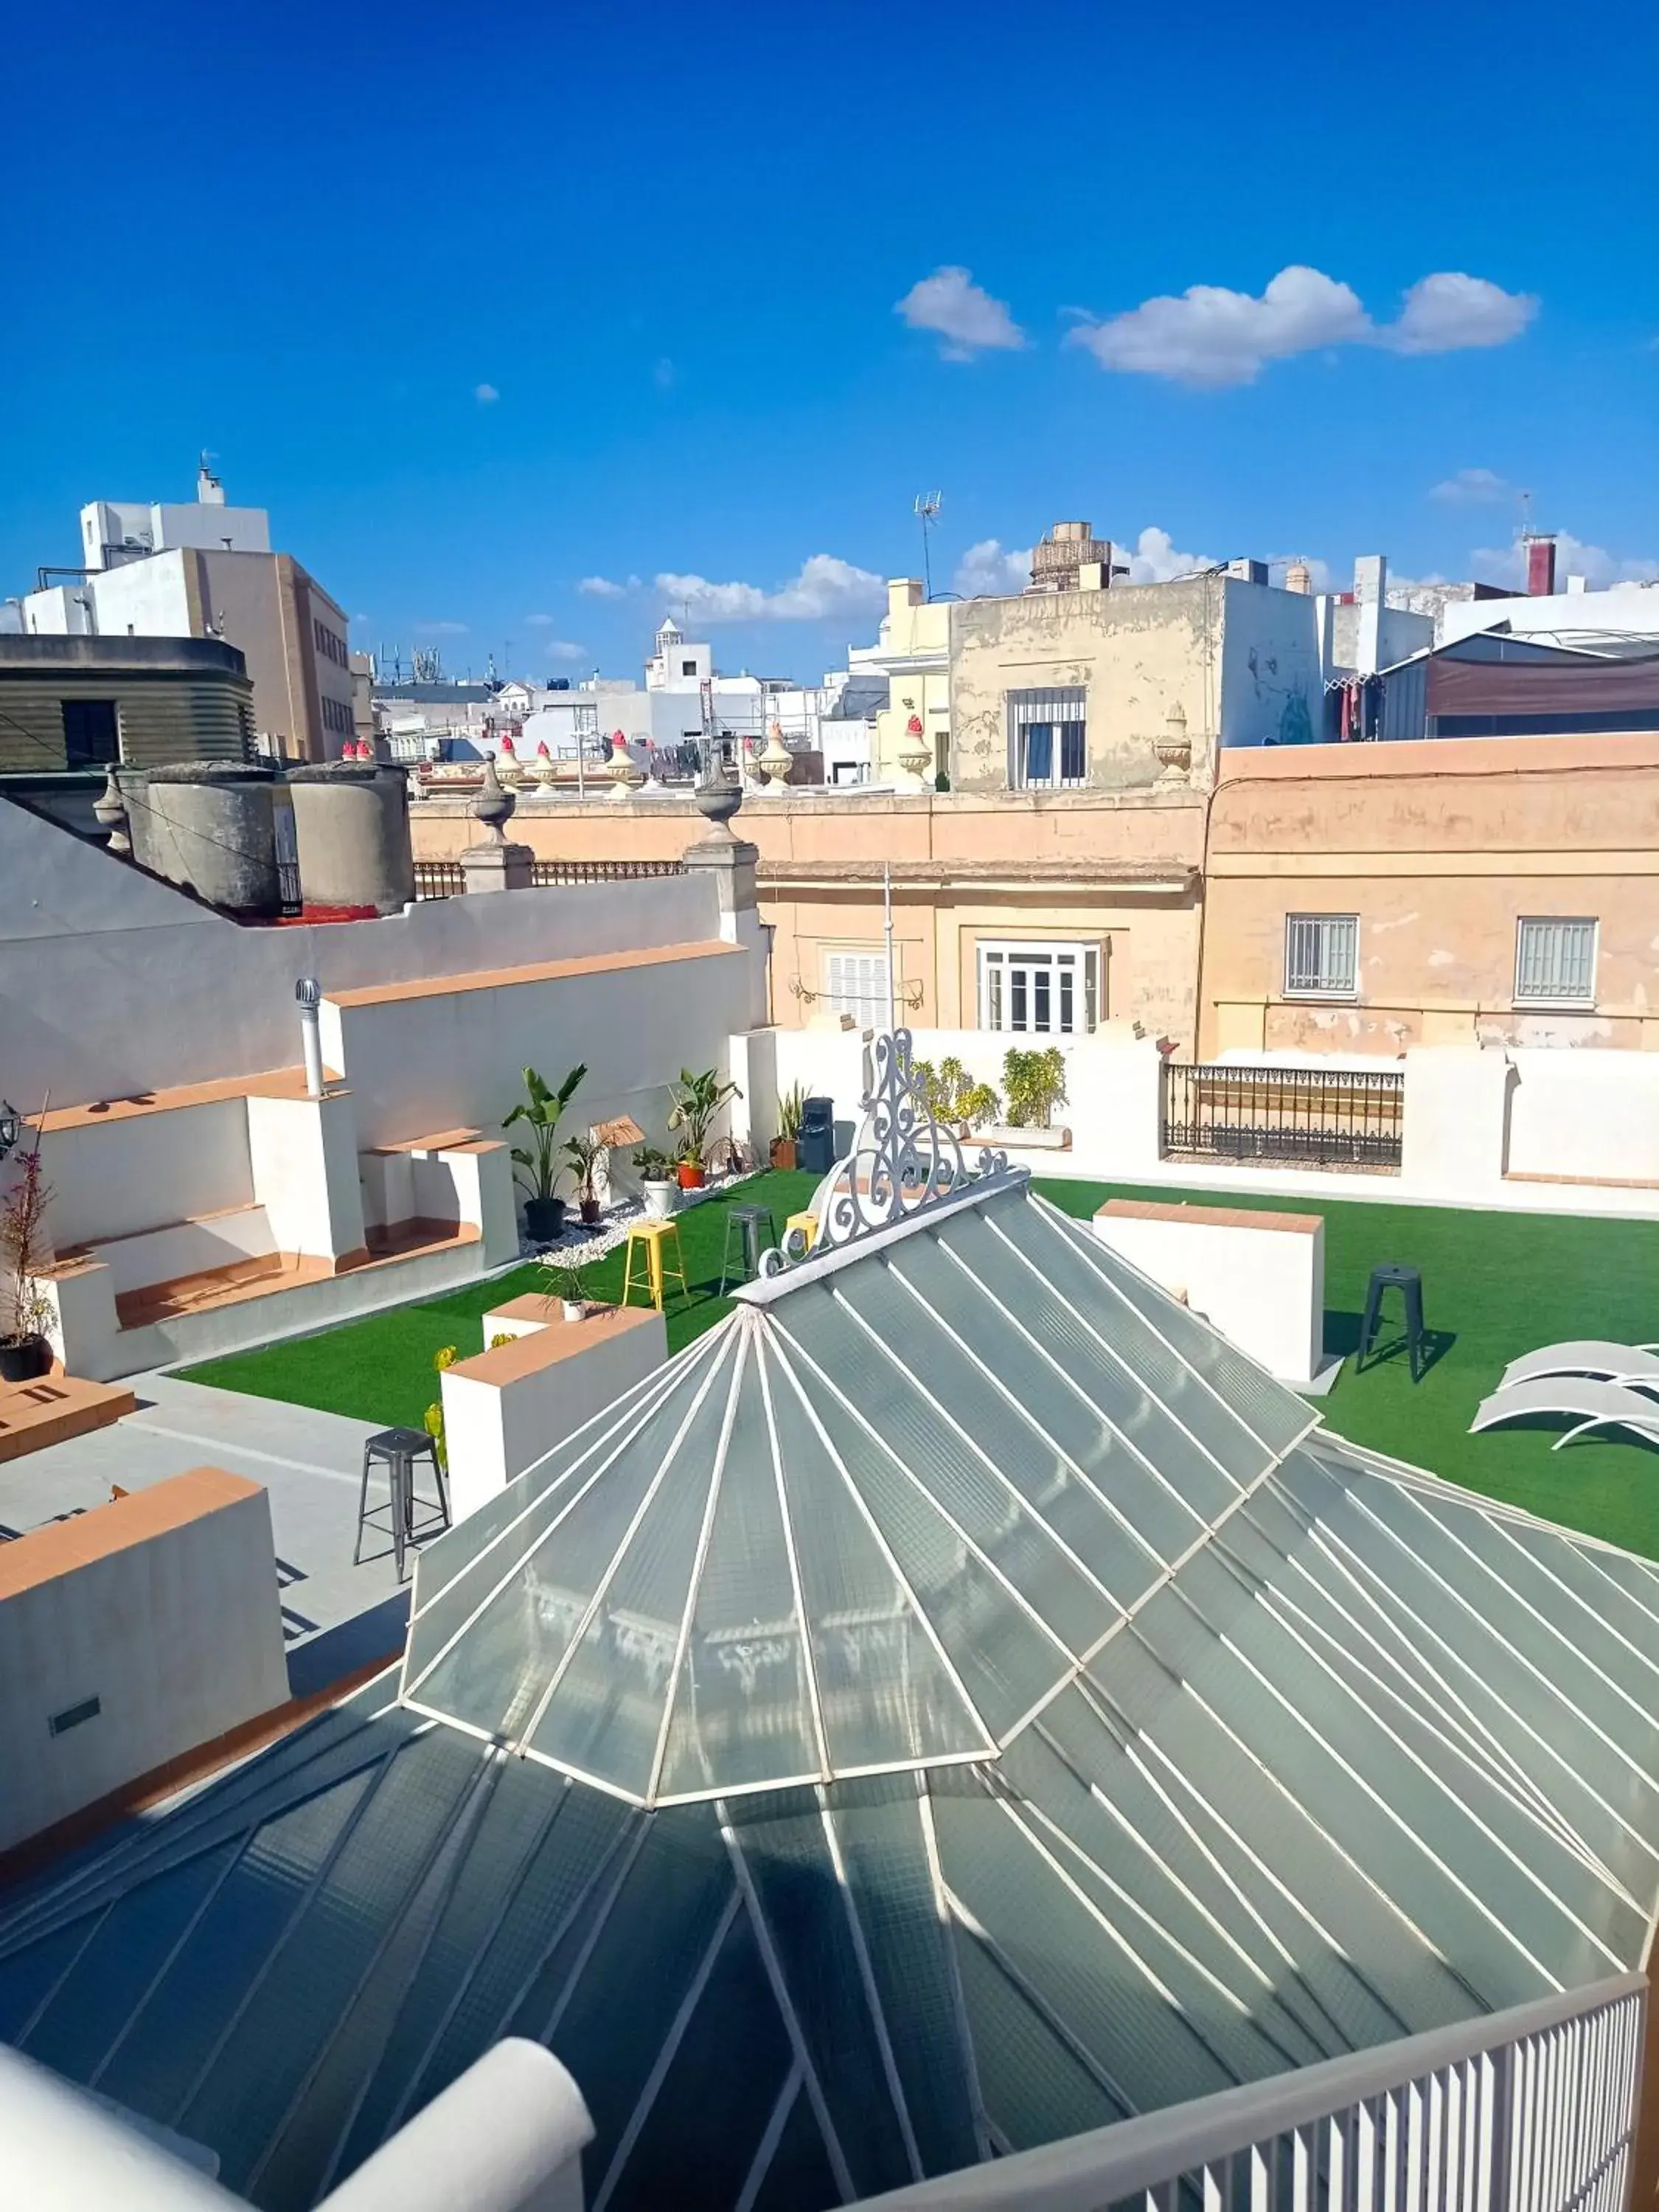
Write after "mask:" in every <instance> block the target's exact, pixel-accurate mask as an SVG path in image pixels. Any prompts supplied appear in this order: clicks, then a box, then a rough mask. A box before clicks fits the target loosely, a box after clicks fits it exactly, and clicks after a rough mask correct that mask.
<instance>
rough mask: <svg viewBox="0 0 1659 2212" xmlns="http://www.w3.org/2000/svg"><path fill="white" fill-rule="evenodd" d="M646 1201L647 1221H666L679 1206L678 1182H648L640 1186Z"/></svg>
mask: <svg viewBox="0 0 1659 2212" xmlns="http://www.w3.org/2000/svg"><path fill="white" fill-rule="evenodd" d="M640 1194H641V1197H642V1198H643V1199H644V1200H645V1218H646V1219H647V1221H666V1220H667V1218H668V1217H669V1215H670V1214H671V1213H672V1212H673V1211H674V1209H675V1207H676V1206H678V1204H679V1198H680V1187H679V1184H678V1182H646V1183H641V1185H640Z"/></svg>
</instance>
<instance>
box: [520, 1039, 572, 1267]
mask: <svg viewBox="0 0 1659 2212" xmlns="http://www.w3.org/2000/svg"><path fill="white" fill-rule="evenodd" d="M586 1073H587V1067H586V1062H584V1063H583V1065H582V1066H580V1067H573V1068H572V1069H571V1071H570V1073H569V1074H568V1075H567V1076H566V1078H565V1079H564V1081H563V1082H562V1084H561V1085H559V1087H558V1089H557V1090H556V1091H552V1090H550V1089H549V1087H548V1085H546V1084H545V1083H544V1081H543V1080H542V1079H541V1077H540V1076H539V1075H538V1074H537V1073H536V1071H535V1069H534V1068H533V1067H526V1070H525V1072H524V1087H525V1093H526V1095H525V1097H522V1098H521V1099H520V1101H519V1103H518V1104H517V1105H516V1106H515V1107H514V1108H513V1110H512V1112H511V1113H510V1114H508V1115H507V1116H506V1118H505V1120H504V1121H503V1123H502V1127H504V1128H508V1129H510V1128H512V1127H514V1126H515V1125H518V1126H520V1127H523V1129H524V1130H525V1132H526V1141H525V1142H524V1143H523V1144H522V1145H514V1146H513V1165H514V1167H516V1168H517V1169H518V1170H520V1172H519V1175H518V1177H517V1182H518V1185H519V1188H520V1190H521V1191H523V1193H524V1200H525V1204H524V1225H525V1227H526V1230H527V1231H529V1232H530V1236H531V1238H532V1242H534V1243H538V1244H550V1243H553V1242H554V1241H555V1239H556V1238H557V1237H562V1236H563V1234H564V1200H562V1198H561V1197H560V1196H559V1195H558V1181H559V1177H560V1176H561V1175H562V1173H563V1172H564V1170H563V1167H562V1164H561V1162H560V1159H559V1155H558V1129H559V1117H560V1115H562V1113H563V1112H564V1109H565V1108H566V1107H567V1106H568V1104H569V1103H570V1102H571V1100H572V1099H573V1098H574V1097H575V1095H576V1087H577V1085H579V1084H580V1082H581V1081H582V1079H583V1078H584V1077H585V1076H586Z"/></svg>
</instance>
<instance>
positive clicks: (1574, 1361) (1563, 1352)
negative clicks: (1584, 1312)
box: [1498, 1337, 1659, 1390]
mask: <svg viewBox="0 0 1659 2212" xmlns="http://www.w3.org/2000/svg"><path fill="white" fill-rule="evenodd" d="M1547 1375H1588V1376H1595V1377H1599V1378H1600V1379H1601V1381H1602V1382H1604V1383H1640V1384H1643V1385H1644V1386H1645V1387H1648V1388H1651V1389H1659V1346H1656V1345H1651V1344H1609V1343H1607V1341H1605V1340H1603V1339H1602V1338H1600V1337H1587V1338H1584V1339H1583V1340H1579V1341H1577V1342H1575V1343H1571V1344H1547V1345H1545V1346H1542V1347H1541V1350H1539V1351H1537V1352H1528V1353H1526V1354H1525V1356H1524V1357H1523V1358H1520V1359H1511V1360H1510V1364H1509V1365H1508V1366H1507V1367H1506V1368H1505V1369H1504V1378H1503V1380H1502V1382H1501V1383H1499V1384H1498V1389H1500V1390H1507V1389H1509V1388H1510V1385H1511V1384H1512V1383H1535V1382H1537V1381H1538V1380H1539V1379H1540V1378H1541V1376H1547Z"/></svg>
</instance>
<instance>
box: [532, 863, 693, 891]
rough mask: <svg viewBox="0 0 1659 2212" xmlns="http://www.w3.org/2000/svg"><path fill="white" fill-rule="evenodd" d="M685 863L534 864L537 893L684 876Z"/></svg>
mask: <svg viewBox="0 0 1659 2212" xmlns="http://www.w3.org/2000/svg"><path fill="white" fill-rule="evenodd" d="M684 873H685V863H684V860H533V861H532V863H531V867H530V880H531V881H532V883H533V884H536V885H537V886H538V889H540V888H544V887H545V886H548V885H551V884H625V883H631V882H633V881H634V880H635V878H638V877H641V876H683V875H684Z"/></svg>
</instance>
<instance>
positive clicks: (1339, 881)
mask: <svg viewBox="0 0 1659 2212" xmlns="http://www.w3.org/2000/svg"><path fill="white" fill-rule="evenodd" d="M1205 878H1206V882H1205V897H1204V908H1205V921H1204V939H1203V945H1204V949H1203V960H1202V981H1201V988H1200V998H1201V1001H1202V1011H1201V1018H1200V1049H1201V1051H1202V1052H1203V1053H1204V1054H1206V1055H1208V1054H1214V1053H1218V1052H1225V1051H1228V1050H1236V1049H1241V1048H1244V1049H1255V1050H1263V1049H1265V1050H1267V1051H1273V1050H1275V1049H1281V1050H1282V1049H1288V1048H1298V1049H1311V1050H1314V1051H1321V1050H1323V1051H1341V1052H1360V1053H1382V1054H1395V1053H1397V1052H1399V1051H1400V1050H1401V1049H1402V1048H1404V1047H1405V1046H1407V1045H1411V1044H1417V1043H1424V1044H1443V1043H1469V1042H1474V1040H1476V1039H1477V1038H1478V1039H1481V1040H1484V1041H1486V1042H1506V1043H1510V1044H1519V1045H1542V1044H1563V1045H1580V1046H1598V1045H1601V1046H1605V1045H1613V1046H1626V1047H1629V1046H1638V1047H1646V1048H1656V1047H1659V969H1656V954H1659V737H1655V736H1620V737H1588V738H1586V737H1572V738H1441V739H1437V740H1425V741H1422V742H1419V743H1415V744H1364V745H1361V744H1352V745H1318V746H1312V747H1308V748H1306V749H1304V750H1301V751H1298V752H1289V751H1279V750H1268V751H1261V752H1244V753H1229V754H1227V755H1225V756H1224V759H1223V772H1222V778H1221V781H1220V784H1219V786H1218V789H1217V792H1216V794H1215V799H1214V803H1213V805H1212V810H1211V816H1210V835H1209V840H1208V853H1207V858H1206V865H1205Z"/></svg>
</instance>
